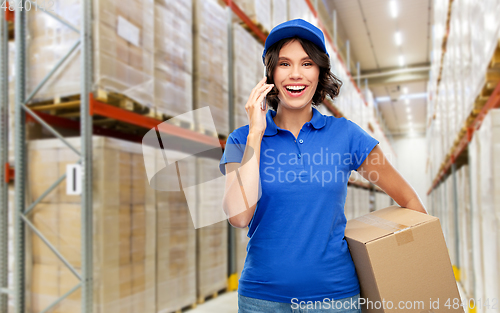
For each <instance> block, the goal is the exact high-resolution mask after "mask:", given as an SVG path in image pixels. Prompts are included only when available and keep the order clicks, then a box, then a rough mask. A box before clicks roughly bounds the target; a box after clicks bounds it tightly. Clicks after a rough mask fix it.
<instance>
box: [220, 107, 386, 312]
mask: <svg viewBox="0 0 500 313" xmlns="http://www.w3.org/2000/svg"><path fill="white" fill-rule="evenodd" d="M312 110H313V116H312V119H311V120H310V121H309V122H307V123H305V124H304V125H303V127H302V129H301V130H300V133H299V135H298V137H297V138H295V136H294V135H293V134H292V133H291V132H290V131H288V130H286V129H282V128H279V127H278V126H276V124H275V123H274V120H273V117H274V116H275V115H276V112H275V111H273V110H268V112H267V114H266V120H267V127H266V130H265V133H264V136H263V138H262V144H261V155H260V168H259V170H260V179H261V186H262V195H261V198H260V199H259V201H258V202H257V207H256V209H255V212H254V215H253V217H252V220H251V221H250V224H249V225H248V234H247V236H248V237H249V238H250V240H249V242H248V245H247V256H246V259H245V264H244V268H243V271H242V273H241V277H240V279H239V286H238V293H239V294H241V295H243V296H247V297H251V298H257V299H264V300H270V301H276V302H285V303H291V301H292V299H293V298H296V299H295V300H293V301H295V302H294V303H297V302H300V301H323V300H324V299H325V298H328V299H329V300H331V299H342V298H346V297H350V296H354V295H356V294H358V293H359V292H360V287H359V281H358V277H357V274H356V270H355V268H354V263H353V261H352V258H351V254H350V252H349V249H348V246H347V242H346V240H345V238H344V230H345V226H346V222H347V220H346V217H345V215H344V204H345V199H346V195H347V181H348V179H349V176H350V175H351V171H352V170H357V168H358V167H359V166H360V165H361V163H363V161H364V160H365V158H366V157H367V155H368V154H369V153H370V152H371V151H372V149H373V148H374V147H375V146H376V145H377V144H378V143H379V142H378V141H377V140H376V139H374V138H373V137H371V136H370V135H369V134H368V133H367V132H365V131H364V130H363V129H362V128H361V127H359V126H358V125H357V124H355V123H353V122H351V121H349V120H347V119H345V118H343V117H341V118H336V117H334V116H326V115H323V114H321V113H320V112H319V111H318V110H317V109H316V108H314V107H313V108H312ZM248 132H249V125H245V126H242V127H240V128H238V129H235V130H234V131H233V132H232V133H231V134H230V135H229V136H228V139H227V142H226V149H225V151H224V154H223V156H222V159H221V161H220V165H219V166H220V170H221V172H222V173H223V174H224V175H226V173H225V163H227V162H238V163H240V162H241V160H242V158H243V152H244V150H245V144H246V140H247V136H248Z"/></svg>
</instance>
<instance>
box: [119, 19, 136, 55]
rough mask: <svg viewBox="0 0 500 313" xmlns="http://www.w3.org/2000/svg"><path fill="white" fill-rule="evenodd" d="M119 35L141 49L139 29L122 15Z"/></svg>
mask: <svg viewBox="0 0 500 313" xmlns="http://www.w3.org/2000/svg"><path fill="white" fill-rule="evenodd" d="M117 33H118V36H120V37H122V38H123V39H125V40H126V41H128V42H130V43H131V44H134V45H136V46H138V47H139V36H140V30H139V28H138V27H137V26H135V25H134V24H132V23H130V22H129V21H128V20H127V19H126V18H124V17H122V16H120V15H118V26H117Z"/></svg>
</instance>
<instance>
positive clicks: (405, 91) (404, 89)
mask: <svg viewBox="0 0 500 313" xmlns="http://www.w3.org/2000/svg"><path fill="white" fill-rule="evenodd" d="M403 92H404V93H408V87H405V88H403ZM406 100H408V99H406Z"/></svg>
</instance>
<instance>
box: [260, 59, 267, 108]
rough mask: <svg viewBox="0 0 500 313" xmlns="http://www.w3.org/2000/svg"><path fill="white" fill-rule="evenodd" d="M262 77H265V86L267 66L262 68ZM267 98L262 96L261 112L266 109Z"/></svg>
mask: <svg viewBox="0 0 500 313" xmlns="http://www.w3.org/2000/svg"><path fill="white" fill-rule="evenodd" d="M264 76H265V77H266V84H267V66H264ZM266 98H267V96H264V101H262V103H261V104H260V106H261V108H262V110H265V109H266V107H267V99H266Z"/></svg>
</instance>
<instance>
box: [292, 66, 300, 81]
mask: <svg viewBox="0 0 500 313" xmlns="http://www.w3.org/2000/svg"><path fill="white" fill-rule="evenodd" d="M301 77H302V72H301V68H300V67H297V66H294V67H292V69H291V71H290V78H294V79H298V78H301Z"/></svg>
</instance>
